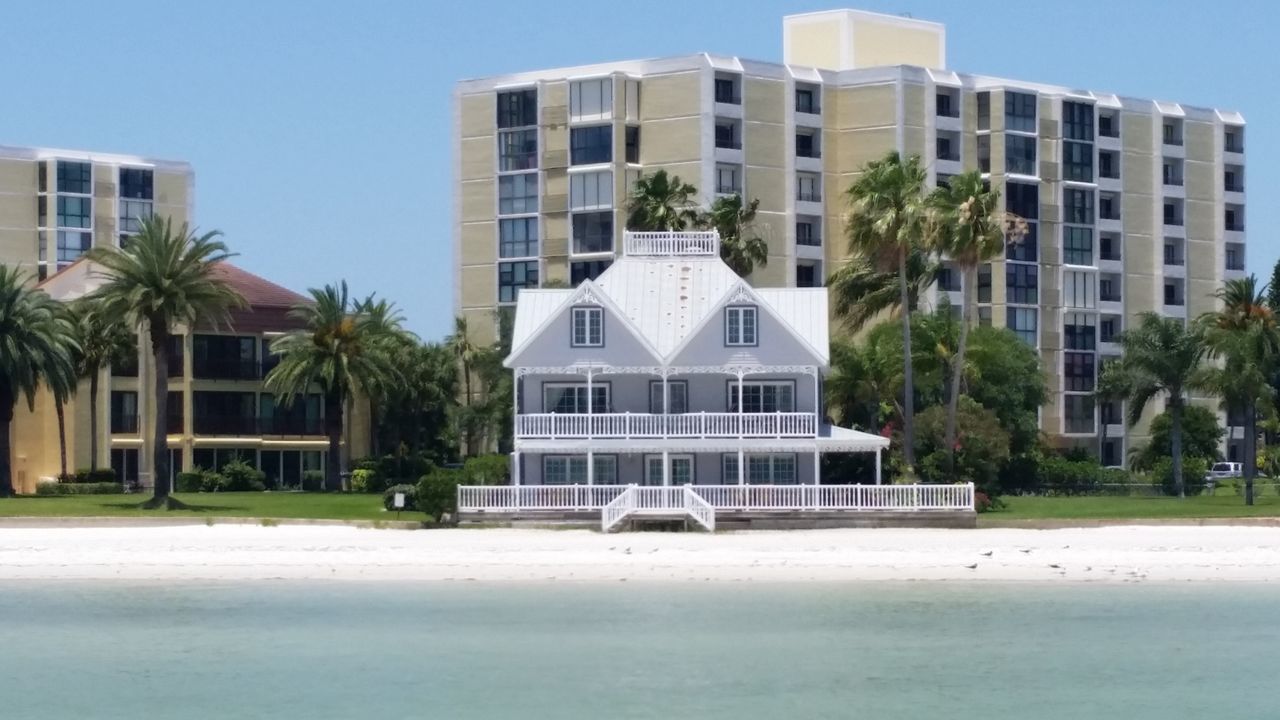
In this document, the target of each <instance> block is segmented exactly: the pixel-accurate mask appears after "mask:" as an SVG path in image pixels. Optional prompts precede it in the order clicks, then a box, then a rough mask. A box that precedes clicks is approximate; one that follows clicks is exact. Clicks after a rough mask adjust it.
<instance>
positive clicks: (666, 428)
mask: <svg viewBox="0 0 1280 720" xmlns="http://www.w3.org/2000/svg"><path fill="white" fill-rule="evenodd" d="M670 414H671V395H670V394H669V391H668V389H667V369H666V368H663V369H662V437H664V438H667V437H671V426H670V424H668V419H667V416H668V415H670Z"/></svg>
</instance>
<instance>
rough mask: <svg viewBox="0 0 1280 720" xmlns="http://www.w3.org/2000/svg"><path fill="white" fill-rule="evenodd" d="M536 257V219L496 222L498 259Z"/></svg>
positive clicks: (502, 219) (507, 219)
mask: <svg viewBox="0 0 1280 720" xmlns="http://www.w3.org/2000/svg"><path fill="white" fill-rule="evenodd" d="M537 256H538V218H536V217H530V218H501V219H499V220H498V257H504V258H521V257H537Z"/></svg>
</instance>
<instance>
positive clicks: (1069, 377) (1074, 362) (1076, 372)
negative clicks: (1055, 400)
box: [1062, 352, 1097, 392]
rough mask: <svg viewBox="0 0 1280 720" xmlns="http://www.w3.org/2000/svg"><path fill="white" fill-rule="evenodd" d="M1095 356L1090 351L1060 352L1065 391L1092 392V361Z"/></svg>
mask: <svg viewBox="0 0 1280 720" xmlns="http://www.w3.org/2000/svg"><path fill="white" fill-rule="evenodd" d="M1096 357H1097V356H1096V355H1094V354H1093V353H1091V352H1087V353H1081V352H1068V353H1063V354H1062V370H1063V376H1064V377H1065V378H1066V384H1065V385H1064V387H1063V389H1064V390H1066V391H1067V392H1093V383H1094V374H1093V363H1094V359H1095V358H1096Z"/></svg>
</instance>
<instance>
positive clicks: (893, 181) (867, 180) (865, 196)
mask: <svg viewBox="0 0 1280 720" xmlns="http://www.w3.org/2000/svg"><path fill="white" fill-rule="evenodd" d="M924 181H925V171H924V168H923V167H922V166H921V165H920V158H919V157H918V156H914V155H913V156H911V157H910V158H908V159H906V160H903V159H902V157H901V156H900V155H899V154H898V152H897V151H892V152H890V153H889V154H887V155H885V156H884V157H883V158H881V159H880V160H874V161H872V162H870V163H867V166H866V167H865V168H863V171H862V175H861V176H860V177H859V178H858V179H857V180H855V181H854V183H853V185H852V186H850V188H849V190H848V193H847V195H848V198H849V203H850V214H849V219H848V225H847V229H846V232H847V233H848V237H849V251H850V254H851V255H853V256H855V257H863V258H866V259H867V260H868V261H870V263H871V265H872V266H873V267H875V268H876V269H878V270H880V271H881V272H889V271H891V270H892V269H894V268H895V266H896V269H897V272H898V306H899V307H901V308H908V310H907V311H906V312H903V313H901V315H902V346H903V347H904V348H910V347H911V312H910V310H909V308H910V307H911V302H910V295H911V290H910V281H909V276H908V272H907V263H908V261H909V260H910V258H911V253H912V252H913V248H915V247H916V246H919V245H920V244H921V243H922V242H923V239H924V225H925V202H924V194H923V189H924ZM902 362H903V390H902V392H903V397H902V407H903V412H902V433H903V445H902V452H903V460H904V462H905V464H906V467H907V472H908V473H910V472H913V468H914V466H915V447H914V445H915V400H914V398H913V397H912V394H913V393H914V392H915V386H914V383H913V381H912V376H911V353H910V352H904V353H903V354H902Z"/></svg>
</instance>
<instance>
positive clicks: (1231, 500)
mask: <svg viewBox="0 0 1280 720" xmlns="http://www.w3.org/2000/svg"><path fill="white" fill-rule="evenodd" d="M1002 499H1003V500H1004V502H1005V503H1006V504H1007V505H1008V508H1006V509H1004V510H1000V511H997V512H992V513H985V514H983V515H981V516H980V517H981V518H982V519H983V520H986V519H989V520H990V521H993V522H997V523H998V522H999V521H1001V520H1026V519H1044V518H1049V519H1056V518H1066V519H1083V518H1111V519H1115V518H1207V517H1280V497H1276V496H1275V495H1273V494H1268V495H1266V496H1263V497H1260V498H1257V499H1256V500H1255V504H1254V505H1253V506H1252V507H1249V506H1246V505H1245V504H1244V498H1242V497H1240V496H1238V495H1236V494H1235V492H1234V491H1232V492H1223V493H1219V494H1218V495H1213V496H1209V495H1205V496H1200V497H1190V498H1187V499H1186V500H1179V499H1177V498H1173V497H1005V498H1002Z"/></svg>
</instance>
